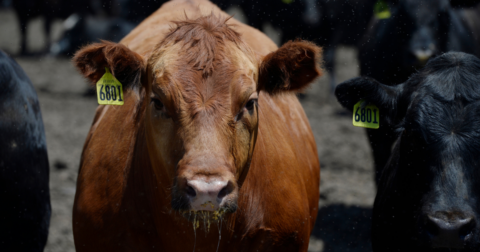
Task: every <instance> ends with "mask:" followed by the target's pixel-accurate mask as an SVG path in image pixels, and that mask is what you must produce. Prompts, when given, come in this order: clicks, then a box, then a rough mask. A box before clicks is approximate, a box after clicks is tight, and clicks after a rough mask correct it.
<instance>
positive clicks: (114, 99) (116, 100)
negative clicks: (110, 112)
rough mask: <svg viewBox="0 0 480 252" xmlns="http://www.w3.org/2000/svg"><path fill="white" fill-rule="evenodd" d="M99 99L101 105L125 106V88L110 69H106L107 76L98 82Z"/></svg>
mask: <svg viewBox="0 0 480 252" xmlns="http://www.w3.org/2000/svg"><path fill="white" fill-rule="evenodd" d="M97 99H98V104H101V105H123V87H122V83H120V82H119V81H118V80H117V79H116V78H115V77H114V76H113V75H112V73H110V69H108V67H105V74H104V75H103V76H102V78H100V80H98V82H97Z"/></svg>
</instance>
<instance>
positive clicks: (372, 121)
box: [353, 100, 380, 129]
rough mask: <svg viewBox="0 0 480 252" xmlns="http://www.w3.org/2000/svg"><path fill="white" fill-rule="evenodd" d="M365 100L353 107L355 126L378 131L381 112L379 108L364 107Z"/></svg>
mask: <svg viewBox="0 0 480 252" xmlns="http://www.w3.org/2000/svg"><path fill="white" fill-rule="evenodd" d="M363 102H364V100H361V101H359V102H357V104H355V106H353V126H357V127H362V128H369V129H378V128H380V111H379V110H378V108H377V106H375V105H373V104H369V105H367V106H365V107H362V103H363Z"/></svg>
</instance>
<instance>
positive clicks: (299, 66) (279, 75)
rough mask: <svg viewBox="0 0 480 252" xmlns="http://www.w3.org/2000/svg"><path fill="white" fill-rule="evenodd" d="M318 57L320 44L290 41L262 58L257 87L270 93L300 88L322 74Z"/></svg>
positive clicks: (320, 58)
mask: <svg viewBox="0 0 480 252" xmlns="http://www.w3.org/2000/svg"><path fill="white" fill-rule="evenodd" d="M321 60H322V48H321V47H318V46H316V45H315V44H313V43H311V42H307V41H289V42H287V43H286V44H284V45H283V46H282V47H280V48H279V49H278V50H276V51H275V52H272V53H270V54H268V55H267V56H265V57H264V58H263V60H262V62H261V64H260V71H259V78H258V89H259V90H263V91H265V92H267V93H269V94H277V93H280V92H285V91H299V90H301V89H303V88H305V87H307V86H308V84H310V83H311V82H312V81H313V80H314V79H315V78H317V77H319V76H321V75H322V70H321V68H320V62H321Z"/></svg>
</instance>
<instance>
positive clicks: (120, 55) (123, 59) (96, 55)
mask: <svg viewBox="0 0 480 252" xmlns="http://www.w3.org/2000/svg"><path fill="white" fill-rule="evenodd" d="M73 64H74V65H75V66H76V67H77V69H78V70H79V71H80V72H81V73H82V74H83V76H85V77H86V78H87V79H89V80H90V81H91V82H92V83H93V84H95V83H96V82H97V81H98V80H99V79H100V78H102V76H103V75H104V74H105V67H108V68H109V69H110V71H111V72H112V74H113V76H115V78H117V80H118V81H120V83H122V85H123V88H124V89H126V88H131V87H133V86H135V85H141V83H140V82H141V77H142V73H144V71H145V61H144V59H143V58H142V56H140V55H139V54H137V53H136V52H134V51H132V50H130V49H128V48H127V47H126V46H125V45H122V44H117V43H113V42H109V41H102V42H101V43H94V44H90V45H87V46H84V47H83V48H81V49H80V50H78V51H77V52H76V53H75V56H74V57H73Z"/></svg>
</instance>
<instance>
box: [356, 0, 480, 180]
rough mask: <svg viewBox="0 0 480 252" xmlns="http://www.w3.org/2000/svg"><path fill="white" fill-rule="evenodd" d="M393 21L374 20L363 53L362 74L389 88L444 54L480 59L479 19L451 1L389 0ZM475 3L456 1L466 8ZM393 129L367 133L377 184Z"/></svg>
mask: <svg viewBox="0 0 480 252" xmlns="http://www.w3.org/2000/svg"><path fill="white" fill-rule="evenodd" d="M390 1H391V2H392V8H391V13H392V17H391V18H389V19H383V20H376V22H375V23H374V24H373V27H372V28H371V29H370V30H369V31H368V32H367V34H366V36H365V38H364V39H363V41H362V44H361V45H360V49H359V59H360V73H361V75H362V76H369V77H372V78H374V79H376V80H378V81H380V82H382V83H385V84H387V85H395V84H398V83H402V82H405V81H406V80H407V79H408V77H409V76H410V75H411V74H413V73H415V72H416V71H417V69H419V68H421V67H422V66H423V65H424V64H425V62H426V61H427V60H428V59H429V58H431V57H433V56H435V55H439V54H440V53H443V52H448V51H462V52H467V53H472V54H475V55H477V56H478V55H479V54H480V51H479V48H480V47H479V45H480V42H479V41H478V39H477V35H478V34H480V29H479V28H480V24H479V23H478V22H469V19H471V18H472V17H474V16H477V17H478V15H480V12H479V11H478V10H477V9H472V10H470V12H474V14H475V15H469V13H468V11H465V10H462V9H454V8H453V7H452V6H451V5H450V3H449V1H448V0H397V1H394V0H390ZM472 4H474V2H473V1H468V0H467V1H465V0H464V1H461V0H457V1H455V5H458V6H467V5H472ZM393 131H394V129H393V128H389V127H380V129H378V130H367V133H368V137H369V140H370V143H371V146H372V149H373V156H374V161H375V170H376V175H375V181H376V182H377V184H378V179H379V172H380V171H381V169H382V168H383V167H384V166H385V163H386V162H387V159H388V157H389V156H390V152H391V146H392V144H393V141H394V140H395V137H394V133H393Z"/></svg>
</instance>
